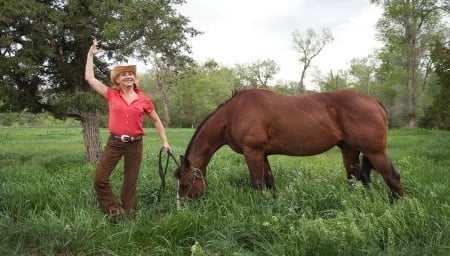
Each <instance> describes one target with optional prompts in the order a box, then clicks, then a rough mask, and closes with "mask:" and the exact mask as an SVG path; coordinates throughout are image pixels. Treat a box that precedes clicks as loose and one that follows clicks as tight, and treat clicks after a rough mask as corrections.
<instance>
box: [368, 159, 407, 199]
mask: <svg viewBox="0 0 450 256" xmlns="http://www.w3.org/2000/svg"><path fill="white" fill-rule="evenodd" d="M365 155H366V157H367V158H368V159H369V161H370V162H371V163H372V166H373V168H374V169H375V170H376V171H377V172H378V173H379V174H380V175H381V176H382V177H383V179H384V181H385V182H386V184H387V185H388V187H389V188H390V189H391V191H392V197H393V198H400V197H403V187H402V183H401V182H400V174H399V173H398V172H397V171H396V170H395V168H394V166H393V165H392V162H391V160H390V159H389V157H388V156H387V155H386V153H384V152H381V153H370V154H365Z"/></svg>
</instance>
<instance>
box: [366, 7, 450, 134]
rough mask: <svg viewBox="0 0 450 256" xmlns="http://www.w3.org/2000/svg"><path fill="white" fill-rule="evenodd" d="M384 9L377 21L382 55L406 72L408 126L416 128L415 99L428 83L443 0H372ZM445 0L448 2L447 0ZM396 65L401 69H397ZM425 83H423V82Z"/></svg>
mask: <svg viewBox="0 0 450 256" xmlns="http://www.w3.org/2000/svg"><path fill="white" fill-rule="evenodd" d="M371 2H372V3H375V4H377V5H379V6H381V7H382V8H383V9H384V12H383V15H382V18H381V19H380V20H379V21H378V23H377V30H378V36H379V38H380V39H381V40H382V41H384V42H385V43H386V46H385V49H384V50H383V51H382V55H380V57H381V59H382V61H383V62H384V65H389V66H391V67H393V68H388V69H385V70H396V71H398V72H402V71H401V70H405V74H404V79H405V81H404V85H405V89H406V90H405V91H406V92H407V95H406V97H405V98H406V102H407V104H406V118H407V120H406V121H407V126H408V127H411V128H413V127H416V126H417V124H416V120H417V109H416V102H417V99H418V97H419V96H420V93H421V92H422V91H423V90H421V89H422V88H423V87H424V84H426V77H427V74H428V73H427V71H426V70H423V69H421V67H425V68H426V67H428V65H427V63H430V62H429V61H428V58H429V54H427V53H429V51H430V48H429V45H430V39H431V38H433V36H432V35H437V34H439V33H440V32H441V31H440V29H441V28H442V27H441V26H440V25H439V20H440V17H441V10H442V9H441V7H442V5H443V2H442V1H439V0H371ZM444 2H445V1H444ZM394 66H397V67H399V68H395V67H394ZM421 81H422V82H423V83H422V86H419V85H420V82H421Z"/></svg>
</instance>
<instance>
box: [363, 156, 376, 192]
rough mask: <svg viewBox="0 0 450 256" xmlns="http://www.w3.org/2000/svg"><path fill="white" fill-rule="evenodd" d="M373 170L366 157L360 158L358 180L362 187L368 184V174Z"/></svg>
mask: <svg viewBox="0 0 450 256" xmlns="http://www.w3.org/2000/svg"><path fill="white" fill-rule="evenodd" d="M372 169H373V165H372V163H371V162H370V160H369V158H367V156H365V155H363V156H362V166H361V173H360V175H361V177H360V180H361V182H362V183H363V184H364V185H369V183H370V172H371V171H372Z"/></svg>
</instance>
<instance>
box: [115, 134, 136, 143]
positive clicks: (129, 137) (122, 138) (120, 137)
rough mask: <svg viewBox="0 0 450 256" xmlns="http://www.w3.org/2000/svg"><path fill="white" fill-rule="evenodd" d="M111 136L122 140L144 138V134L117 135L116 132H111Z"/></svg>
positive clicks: (130, 140)
mask: <svg viewBox="0 0 450 256" xmlns="http://www.w3.org/2000/svg"><path fill="white" fill-rule="evenodd" d="M111 136H112V137H113V138H114V139H118V140H120V141H122V142H133V141H139V140H141V139H142V135H139V136H129V135H115V134H111Z"/></svg>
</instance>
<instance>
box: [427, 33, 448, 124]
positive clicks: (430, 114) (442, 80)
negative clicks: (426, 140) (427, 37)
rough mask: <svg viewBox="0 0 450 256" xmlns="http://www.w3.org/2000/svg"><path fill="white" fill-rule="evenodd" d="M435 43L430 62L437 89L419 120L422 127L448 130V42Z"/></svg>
mask: <svg viewBox="0 0 450 256" xmlns="http://www.w3.org/2000/svg"><path fill="white" fill-rule="evenodd" d="M447 44H448V45H447V46H446V45H445V43H443V42H440V41H436V43H435V48H434V50H433V51H432V55H431V58H432V61H433V64H434V70H435V72H436V75H437V81H438V85H439V89H438V90H437V93H436V94H435V95H434V96H433V103H432V105H431V106H430V107H429V108H428V109H426V115H425V117H424V118H423V119H422V120H420V121H421V123H422V125H423V126H424V127H428V128H438V129H446V130H450V47H449V46H450V42H447Z"/></svg>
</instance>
